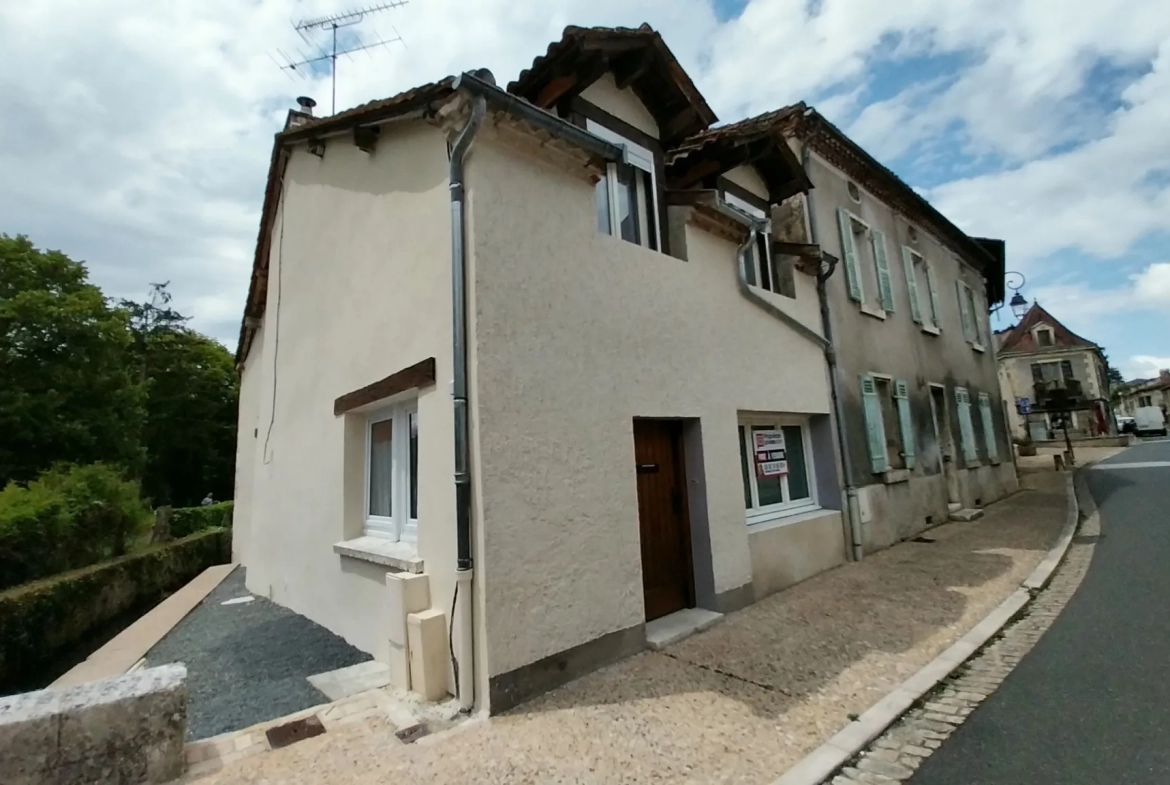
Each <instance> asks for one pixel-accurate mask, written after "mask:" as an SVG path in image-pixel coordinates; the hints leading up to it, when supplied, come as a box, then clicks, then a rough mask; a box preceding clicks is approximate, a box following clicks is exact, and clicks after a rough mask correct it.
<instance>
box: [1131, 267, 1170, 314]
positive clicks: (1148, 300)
mask: <svg viewBox="0 0 1170 785" xmlns="http://www.w3.org/2000/svg"><path fill="white" fill-rule="evenodd" d="M1133 289H1134V296H1135V299H1136V300H1137V302H1138V303H1140V304H1142V305H1145V306H1147V307H1150V308H1157V309H1161V310H1164V311H1165V312H1166V313H1170V263H1168V262H1163V263H1161V264H1151V265H1150V266H1149V267H1147V268H1146V269H1145V270H1143V271H1142V272H1140V273H1138V274H1137V275H1135V276H1133Z"/></svg>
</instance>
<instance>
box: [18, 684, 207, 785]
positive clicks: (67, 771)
mask: <svg viewBox="0 0 1170 785" xmlns="http://www.w3.org/2000/svg"><path fill="white" fill-rule="evenodd" d="M186 679H187V669H186V668H185V667H184V666H183V665H177V664H176V665H164V666H162V667H159V668H148V669H145V670H141V671H137V672H135V673H129V674H126V675H124V676H117V677H114V678H112V679H103V680H101V681H95V682H90V683H88V684H79V685H77V686H75V687H70V688H68V689H65V690H51V689H50V690H40V691H38V692H28V693H23V694H21V695H12V696H9V697H6V698H0V783H4V785H74V784H75V783H76V784H78V785H80V784H81V783H86V784H89V783H95V784H97V783H100V784H101V785H107V783H108V784H109V785H114V784H115V783H116V784H117V785H132V784H133V783H162V782H169V781H170V780H173V779H175V778H177V777H179V776H180V775H181V774H182V773H183V762H184V759H183V744H184V737H185V736H186V732H187V684H186Z"/></svg>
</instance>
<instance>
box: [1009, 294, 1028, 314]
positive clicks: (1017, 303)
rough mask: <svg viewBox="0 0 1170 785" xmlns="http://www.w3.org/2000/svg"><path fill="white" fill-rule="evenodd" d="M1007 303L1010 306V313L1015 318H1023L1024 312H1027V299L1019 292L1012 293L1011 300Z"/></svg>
mask: <svg viewBox="0 0 1170 785" xmlns="http://www.w3.org/2000/svg"><path fill="white" fill-rule="evenodd" d="M1008 305H1010V306H1011V307H1012V313H1014V314H1015V315H1016V318H1017V319H1023V318H1024V314H1026V313H1027V312H1028V301H1027V300H1025V299H1024V295H1022V294H1020V293H1019V292H1016V293H1015V294H1013V295H1012V299H1011V302H1009V303H1008Z"/></svg>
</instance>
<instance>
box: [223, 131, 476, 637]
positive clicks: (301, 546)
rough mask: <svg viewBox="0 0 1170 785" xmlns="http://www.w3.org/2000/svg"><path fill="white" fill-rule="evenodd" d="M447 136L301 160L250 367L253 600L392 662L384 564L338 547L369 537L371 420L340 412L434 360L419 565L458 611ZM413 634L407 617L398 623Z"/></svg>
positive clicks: (243, 504)
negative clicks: (374, 387) (395, 376)
mask: <svg viewBox="0 0 1170 785" xmlns="http://www.w3.org/2000/svg"><path fill="white" fill-rule="evenodd" d="M448 202H449V195H448V187H447V151H446V138H445V137H444V135H443V134H442V133H441V132H440V131H439V130H438V129H436V128H434V127H433V126H431V125H429V124H426V123H424V122H421V121H406V122H402V123H399V124H391V125H387V126H384V128H383V131H382V135H381V140H380V142H379V144H378V147H377V150H376V152H375V153H374V154H373V155H371V154H368V153H366V152H363V151H361V150H360V149H358V148H357V147H356V146H354V145H353V144H352V143H349V142H345V143H336V144H330V145H329V147H328V151H327V152H326V154H325V157H324V158H318V157H317V156H314V155H312V154H311V153H309V152H308V151H307V150H306V148H305V146H304V145H301V146H299V147H296V148H293V151H292V153H291V158H290V160H289V163H288V168H287V171H286V173H285V176H284V185H283V194H282V201H281V204H280V208H279V210H278V213H277V216H276V223H275V225H274V227H273V230H272V235H273V238H274V240H273V242H272V250H271V254H270V260H269V264H270V276H271V277H270V285H269V287H268V303H267V308H266V311H265V317H264V323H263V327H262V329H261V331H260V332H258V333H257V335H256V336H255V338H254V340H253V345H252V348H251V351H250V352H249V355H248V357H247V358H246V361H245V363H244V366H243V371H242V373H243V377H242V382H241V396H240V418H239V424H240V428H239V452H238V456H237V476H236V485H237V491H236V499H237V504H236V512H235V522H234V532H233V537H234V542H233V551H234V552H235V554H236V555H237V558H239V559H241V560H242V561H243V563H244V564H245V565H246V566H247V568H248V588H249V589H250V590H251V591H253V592H255V593H257V594H260V595H263V596H266V597H269V598H271V599H272V600H274V601H276V602H278V603H280V604H281V605H284V606H286V607H288V608H291V609H292V610H294V611H296V612H298V613H300V614H303V615H305V616H307V617H308V618H310V619H312V620H314V621H316V622H318V623H319V624H322V625H324V626H325V627H327V628H329V629H330V630H332V631H334V632H336V633H338V634H339V635H341V636H342V637H343V638H345V639H346V640H347V641H349V642H350V643H352V644H353V645H355V646H357V647H358V648H360V649H362V650H364V651H367V652H370V653H372V654H373V655H374V656H375V657H376V658H378V659H381V660H386V659H387V657H388V649H389V643H388V640H389V636H390V633H389V630H390V629H391V626H390V625H391V622H392V619H391V618H390V611H389V600H388V595H387V589H386V581H387V579H386V575H387V572H389V571H391V570H389V569H388V568H387V567H386V566H384V565H379V564H375V563H372V562H370V561H366V560H362V559H356V558H350V557H347V556H341V555H339V554H337V553H335V552H334V550H333V545H334V544H335V543H338V542H339V541H344V540H352V539H354V538H357V537H359V536H360V535H361V534H362V526H363V520H364V509H363V505H364V487H363V485H364V471H363V461H364V460H365V454H364V453H365V422H366V415H365V413H364V412H362V411H358V412H355V413H351V414H344V415H341V416H335V415H334V412H333V405H334V399H336V398H337V397H338V396H340V395H343V394H345V393H348V392H350V391H352V390H355V389H358V388H361V387H363V386H364V385H367V384H370V383H371V382H374V381H376V380H378V379H380V378H382V377H385V376H386V375H387V374H389V373H392V372H394V371H396V370H399V369H401V368H404V367H407V366H410V365H412V364H414V363H417V362H419V361H420V360H424V359H426V358H429V357H434V358H435V360H436V366H437V372H436V378H437V383H436V384H435V385H432V386H430V387H427V388H425V389H422V390H419V391H418V393H417V395H418V419H419V467H420V468H419V478H418V493H419V502H418V504H419V532H418V543H417V552H418V556H419V557H421V559H422V560H423V565H424V568H425V570H426V573H427V575H428V577H429V579H430V597H431V603H432V605H433V606H434V607H437V608H447V609H449V608H450V603H451V594H452V591H453V588H454V569H455V543H454V538H455V532H454V523H453V521H454V499H453V495H452V490H451V483H452V481H451V477H452V474H453V457H452V451H451V443H452V429H453V421H452V413H451V397H450V393H449V386H448V381H449V379H450V378H451V320H450V309H451V291H450V229H449V226H450V224H449V217H448V216H449V210H448ZM399 621H401V620H399Z"/></svg>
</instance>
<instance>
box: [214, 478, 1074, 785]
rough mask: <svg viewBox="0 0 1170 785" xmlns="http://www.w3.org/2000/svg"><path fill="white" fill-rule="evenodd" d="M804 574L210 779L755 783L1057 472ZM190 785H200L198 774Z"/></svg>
mask: <svg viewBox="0 0 1170 785" xmlns="http://www.w3.org/2000/svg"><path fill="white" fill-rule="evenodd" d="M1026 485H1027V486H1029V487H1031V488H1032V489H1033V490H1028V491H1024V492H1022V493H1019V494H1017V495H1016V496H1014V497H1012V498H1010V499H1008V500H1007V501H1004V502H1001V503H999V504H997V505H994V506H992V507H990V508H988V511H987V516H986V517H985V518H984V519H983V520H980V521H977V522H975V523H964V524H949V525H946V526H942V527H939V528H937V529H934V530H932V531H931V532H930V535H929V536H930V538H932V539H933V540H934V542H931V543H929V544H925V543H903V544H901V545H898V546H895V547H893V548H890V549H888V550H886V551H883V552H881V553H878V554H876V555H874V556H872V557H870V558H867V559H866V560H865V561H864V562H862V563H860V564H850V565H847V566H845V567H842V568H839V569H836V570H831V571H829V572H827V573H823V574H821V575H819V576H817V577H815V578H812V579H810V580H808V581H805V582H804V583H802V584H800V585H799V586H795V587H793V588H792V589H789V590H787V591H784V592H781V593H779V594H776V595H773V596H772V597H769V598H768V599H766V600H764V601H762V602H760V603H757V604H755V605H753V606H751V607H749V608H746V609H744V610H743V611H740V612H738V613H735V614H732V615H731V616H729V617H728V618H727V619H726V620H725V621H724V622H723V623H722V624H719V625H717V626H715V627H714V628H712V629H711V630H709V631H707V632H705V633H702V634H700V635H696V636H695V637H693V638H690V639H688V640H686V641H683V642H681V643H679V644H676V645H674V646H670V647H667V649H666V650H664V651H663V652H646V653H643V654H639V655H637V656H635V657H631V658H629V659H627V660H624V661H622V662H620V663H617V664H615V665H613V666H611V667H609V668H606V669H604V670H601V671H598V672H597V673H594V674H592V675H590V676H586V677H585V678H582V679H578V680H577V681H575V682H572V683H571V684H568V685H566V686H565V687H562V688H561V689H558V690H555V691H553V692H551V693H549V694H548V695H546V696H544V697H542V698H539V699H537V700H535V701H533V702H532V703H529V704H527V705H525V706H522V707H520V708H519V709H517V710H515V711H513V712H512V713H510V714H506V715H503V716H499V717H493V718H492V719H491V720H490V721H488V722H483V723H479V724H473V725H470V726H464V727H463V728H462V729H458V730H456V731H453V732H452V733H451V735H449V736H447V737H446V738H444V737H432V738H431V739H424V740H422V741H419V742H416V743H415V744H411V745H402V744H401V743H399V742H398V741H397V739H395V738H394V736H393V731H392V729H387V728H386V727H385V725H384V723H379V722H375V721H371V722H370V723H367V724H365V725H362V726H360V727H356V728H340V729H338V730H337V731H331V732H329V733H327V734H325V735H323V736H319V737H317V738H314V739H309V740H307V741H304V742H300V743H298V744H294V745H292V746H290V747H288V748H286V749H283V750H278V751H275V752H271V753H266V754H263V755H258V756H256V757H254V758H250V759H247V760H245V761H241V762H239V763H236V764H232V765H230V766H228V767H226V768H224V769H222V770H221V771H220V772H217V773H216V774H213V775H211V776H210V778H209V779H208V780H207V781H206V785H213V783H225V784H226V783H257V784H258V783H262V782H265V783H266V782H280V783H283V784H284V785H295V784H297V783H304V785H309V784H310V783H312V785H325V784H326V783H339V784H340V783H346V784H347V785H349V783H368V784H370V785H373V784H374V783H383V782H390V781H394V780H396V779H397V778H400V777H401V778H406V779H408V780H409V781H410V782H413V783H446V782H477V783H484V784H485V785H486V784H487V783H505V782H507V783H511V782H559V783H624V782H629V783H635V782H638V783H641V782H687V783H706V782H735V783H741V782H745V783H751V782H760V783H766V782H770V781H772V780H773V779H774V778H775V777H777V776H779V775H780V774H781V773H783V772H784V771H785V770H786V769H787V768H788V767H790V766H792V765H793V764H794V763H796V762H797V761H798V760H799V759H800V758H801V757H803V756H804V755H805V754H807V753H808V752H810V751H811V750H812V749H814V748H815V747H817V746H818V745H819V744H821V743H822V742H823V741H824V740H825V739H827V738H828V737H829V736H831V735H832V734H833V733H835V732H836V731H837V730H839V729H840V728H841V727H843V726H844V725H845V724H847V723H848V721H849V719H850V718H849V715H850V713H860V712H863V711H865V710H866V709H868V708H869V707H870V706H871V705H873V704H874V703H876V702H877V701H878V700H880V699H881V698H883V697H884V696H885V695H886V694H887V693H888V692H889V691H890V690H891V689H893V688H894V687H896V686H897V685H898V684H900V683H901V682H902V681H904V680H905V679H906V678H908V677H909V676H911V675H913V674H914V673H915V672H916V671H917V670H918V669H919V668H920V667H922V666H923V665H925V664H926V663H928V662H930V661H931V660H932V659H933V658H934V657H935V656H937V655H938V654H939V652H941V651H942V650H943V649H945V648H946V647H947V646H949V645H950V644H952V643H953V642H954V641H956V640H957V639H958V638H959V637H961V636H962V635H963V634H964V633H966V632H967V630H969V629H970V628H971V627H973V626H974V625H975V624H976V623H977V622H978V621H980V620H981V619H982V618H983V617H984V616H986V615H987V614H988V613H989V612H990V611H991V610H992V609H993V608H995V607H996V606H997V605H998V604H999V603H1000V602H1002V601H1003V599H1004V598H1005V597H1007V595H1009V594H1010V593H1011V592H1012V591H1014V590H1015V589H1017V588H1018V587H1019V585H1020V582H1021V581H1022V580H1023V579H1024V578H1025V577H1026V576H1027V575H1028V573H1029V572H1031V570H1032V569H1033V568H1034V567H1035V566H1036V564H1037V563H1039V561H1040V559H1041V558H1042V557H1043V555H1044V553H1045V552H1046V551H1047V549H1048V548H1049V547H1050V546H1051V544H1052V542H1053V541H1054V540H1055V538H1056V535H1057V534H1058V532H1059V531H1060V528H1061V524H1062V523H1063V521H1064V516H1065V501H1066V499H1065V480H1064V476H1063V475H1055V474H1053V473H1052V472H1047V473H1042V474H1034V475H1030V476H1028V478H1027V480H1026ZM200 785H204V781H202V780H201V781H200Z"/></svg>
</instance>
